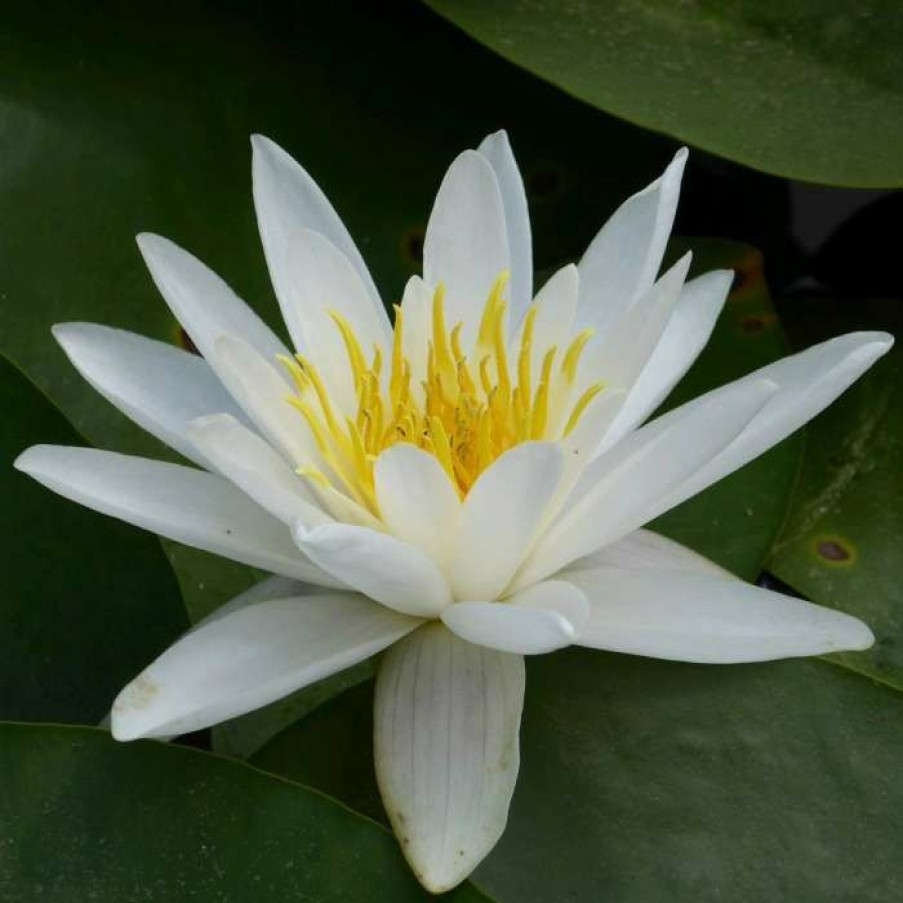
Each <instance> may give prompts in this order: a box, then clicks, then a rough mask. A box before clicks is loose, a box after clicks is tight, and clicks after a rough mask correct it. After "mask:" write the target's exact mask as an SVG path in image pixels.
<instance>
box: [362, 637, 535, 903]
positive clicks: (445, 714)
mask: <svg viewBox="0 0 903 903" xmlns="http://www.w3.org/2000/svg"><path fill="white" fill-rule="evenodd" d="M523 700H524V660H523V658H522V657H521V656H519V655H511V654H509V653H505V652H496V651H494V650H491V649H484V648H481V647H479V646H474V645H473V644H471V643H467V642H465V641H464V640H460V639H458V638H457V637H456V636H455V635H454V634H452V633H450V632H449V631H448V630H446V629H445V627H443V626H442V625H440V624H433V625H427V626H425V627H422V628H421V629H420V630H418V631H417V632H416V633H413V634H411V636H409V637H407V638H405V639H404V640H402V641H401V642H400V643H398V644H397V645H395V646H394V647H393V648H392V649H390V650H389V652H388V653H387V655H386V656H385V658H384V659H383V661H382V663H381V664H380V668H379V673H378V674H377V678H376V701H375V705H374V752H375V760H376V777H377V780H378V782H379V789H380V793H381V794H382V798H383V803H384V804H385V807H386V812H387V813H388V815H389V820H390V821H391V823H392V827H393V828H394V830H395V833H396V835H397V836H398V839H399V841H400V842H401V849H402V851H403V852H404V855H405V857H406V858H407V860H408V862H409V863H410V865H411V868H412V869H413V870H414V873H415V874H416V875H417V877H418V879H419V880H420V882H421V883H422V884H423V885H424V886H425V887H426V888H427V889H428V890H431V891H433V892H434V893H440V892H442V891H445V890H449V889H451V888H452V887H454V886H455V885H457V884H459V883H460V882H461V881H463V880H464V879H465V878H466V877H467V876H468V875H469V874H470V873H471V872H472V871H473V870H474V868H476V866H477V865H478V864H479V863H480V862H481V861H482V860H483V858H484V857H485V856H486V854H487V853H489V851H490V850H491V849H492V848H493V847H494V846H495V844H496V841H497V840H498V839H499V837H500V836H501V834H502V831H503V830H504V828H505V823H506V821H507V819H508V807H509V805H510V804H511V795H512V793H513V792H514V784H515V781H516V780H517V772H518V768H519V767H520V746H519V741H518V731H519V728H520V717H521V711H522V709H523Z"/></svg>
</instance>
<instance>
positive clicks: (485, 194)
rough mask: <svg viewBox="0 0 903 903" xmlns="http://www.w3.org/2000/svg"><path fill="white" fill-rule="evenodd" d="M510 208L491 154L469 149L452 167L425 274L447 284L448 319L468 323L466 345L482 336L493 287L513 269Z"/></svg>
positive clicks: (434, 217) (436, 210)
mask: <svg viewBox="0 0 903 903" xmlns="http://www.w3.org/2000/svg"><path fill="white" fill-rule="evenodd" d="M510 268H511V258H510V253H509V249H508V234H507V226H506V222H505V210H504V205H503V202H502V194H501V191H500V190H499V184H498V179H496V177H495V173H494V172H493V170H492V167H491V166H490V165H489V162H488V161H487V159H486V158H485V157H484V156H483V155H482V154H480V153H478V152H477V151H473V150H469V151H464V153H463V154H460V155H459V156H458V157H457V158H455V160H454V162H453V163H452V165H451V166H450V167H449V170H448V172H447V173H446V174H445V178H444V179H443V180H442V184H441V185H440V187H439V193H438V194H437V195H436V202H435V204H434V205H433V211H432V213H431V214H430V219H429V223H428V224H427V227H426V237H425V239H424V243H423V278H424V281H425V282H426V283H427V284H429V285H431V286H437V285H439V283H443V284H444V285H445V288H446V301H445V308H446V320H447V322H448V324H449V326H453V325H455V324H457V323H463V324H464V326H463V329H462V340H463V343H464V348H465V349H467V348H469V347H471V345H472V344H473V341H474V340H475V338H476V333H477V327H478V326H479V322H480V315H481V313H482V310H483V306H484V304H485V303H486V298H487V297H488V295H489V290H490V288H492V284H493V282H494V281H495V279H496V277H497V276H498V275H499V273H501V272H502V271H503V270H510Z"/></svg>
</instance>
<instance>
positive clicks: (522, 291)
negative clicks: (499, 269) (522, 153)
mask: <svg viewBox="0 0 903 903" xmlns="http://www.w3.org/2000/svg"><path fill="white" fill-rule="evenodd" d="M478 150H479V152H480V153H481V154H482V155H483V156H484V157H485V158H486V159H487V160H488V161H489V164H490V166H492V169H493V171H494V172H495V177H496V179H497V180H498V183H499V190H500V191H501V193H502V206H503V207H504V210H505V225H506V227H507V234H508V250H509V251H510V254H511V290H510V297H511V313H512V319H513V320H514V322H517V321H518V320H519V319H520V316H521V315H522V314H523V312H524V311H525V310H526V309H527V306H528V305H529V303H530V300H531V299H532V297H533V243H532V239H531V236H530V213H529V211H528V210H527V194H526V192H525V191H524V180H523V179H522V178H521V174H520V169H518V166H517V161H516V160H515V159H514V153H513V151H512V150H511V144H510V142H509V141H508V135H507V133H506V132H505V131H504V130H502V131H498V132H494V133H493V134H491V135H489V136H488V137H487V138H485V139H484V140H483V142H482V143H481V144H480V146H479V148H478Z"/></svg>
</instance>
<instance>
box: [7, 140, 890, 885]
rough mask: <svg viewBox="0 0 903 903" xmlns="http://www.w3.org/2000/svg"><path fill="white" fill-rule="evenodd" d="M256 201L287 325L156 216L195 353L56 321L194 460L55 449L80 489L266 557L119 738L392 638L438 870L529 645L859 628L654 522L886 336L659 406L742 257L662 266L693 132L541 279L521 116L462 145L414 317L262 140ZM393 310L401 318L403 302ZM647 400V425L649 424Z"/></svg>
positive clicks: (761, 648) (95, 371)
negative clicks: (164, 231)
mask: <svg viewBox="0 0 903 903" xmlns="http://www.w3.org/2000/svg"><path fill="white" fill-rule="evenodd" d="M253 148H254V154H253V183H254V201H255V206H256V211H257V218H258V223H259V227H260V234H261V237H262V240H263V247H264V251H265V254H266V260H267V264H268V267H269V272H270V275H271V277H272V281H273V286H274V288H275V292H276V295H277V297H278V300H279V304H280V306H281V309H282V313H283V316H284V318H285V323H286V326H287V328H288V333H289V335H290V337H291V349H294V350H291V349H290V348H289V347H288V346H286V345H285V344H284V343H283V341H282V339H281V338H279V337H278V336H277V335H276V333H274V332H273V331H271V330H270V329H269V327H268V326H266V325H265V324H264V323H263V322H262V320H261V319H260V318H259V317H258V316H257V315H256V314H255V313H254V312H253V311H252V310H251V308H250V307H248V306H247V305H245V304H244V303H243V302H242V301H241V300H240V299H239V298H238V297H237V296H236V295H235V294H234V293H233V292H232V291H231V290H230V289H229V288H228V286H227V285H226V284H225V283H224V282H222V281H221V280H220V279H219V278H218V277H217V276H216V275H214V274H213V273H212V272H211V271H210V270H208V269H207V268H206V267H205V266H204V265H203V264H201V263H200V262H199V261H198V260H196V259H195V258H194V257H192V256H191V255H190V254H188V253H187V252H186V251H184V250H181V249H180V248H179V247H177V246H176V245H174V244H172V243H171V242H169V241H167V240H166V239H165V238H161V237H159V236H156V235H146V234H145V235H140V236H139V237H138V244H139V247H140V249H141V253H142V254H143V255H144V259H145V261H146V262H147V265H148V267H149V269H150V272H151V275H152V277H153V279H154V281H155V282H156V284H157V287H158V288H159V290H160V292H161V294H162V295H163V297H164V299H165V300H166V302H167V304H168V305H169V307H170V308H171V310H172V312H173V314H174V315H175V316H176V317H177V319H178V320H179V322H180V323H181V324H182V326H183V327H184V329H185V331H186V332H187V333H188V335H189V336H190V337H191V339H192V341H193V342H194V344H195V346H196V347H197V349H198V350H199V351H200V355H201V356H197V355H193V354H190V353H188V352H186V351H182V350H180V349H178V348H175V347H172V346H170V345H168V344H165V343H161V342H157V341H153V340H150V339H147V338H143V337H140V336H137V335H134V334H131V333H127V332H123V331H120V330H117V329H113V328H110V327H108V326H100V325H91V324H85V323H68V324H64V325H59V326H57V327H55V329H54V334H55V336H56V338H57V340H58V341H59V342H60V344H61V345H62V346H63V348H64V350H65V352H66V354H67V355H68V356H69V358H70V359H71V361H72V363H73V364H74V365H75V367H76V368H77V369H78V370H79V371H80V372H81V374H82V375H83V376H84V377H85V378H86V379H87V380H88V381H89V382H90V383H91V385H92V386H93V387H94V388H95V389H97V391H98V392H100V393H101V394H102V395H103V396H104V397H105V398H107V399H108V400H109V401H110V402H112V403H113V404H114V405H116V406H117V407H118V408H119V409H120V410H121V411H123V412H124V413H125V414H127V415H128V416H129V417H131V418H132V419H133V420H134V421H135V422H136V423H137V424H139V425H140V426H141V427H143V428H144V429H146V430H148V431H149V432H150V433H152V434H153V435H154V436H157V437H158V438H160V439H162V440H163V441H164V442H165V443H167V444H168V445H169V446H170V447H171V448H173V449H175V450H176V451H177V452H179V453H181V454H182V455H183V456H184V457H186V458H188V459H189V460H190V461H191V462H193V463H194V464H195V465H197V467H195V466H185V465H182V464H174V463H165V462H159V461H152V460H147V459H144V458H137V457H129V456H124V455H120V454H115V453H113V452H109V451H101V450H95V449H89V448H63V447H58V446H36V447H33V448H30V449H28V450H27V451H26V452H24V453H23V454H22V455H21V456H20V457H19V459H18V461H17V462H16V466H17V467H18V468H19V469H20V470H22V471H24V472H26V473H28V474H30V475H31V476H33V477H34V478H35V479H37V480H39V481H40V482H41V483H43V484H44V485H46V486H48V487H50V488H51V489H53V490H55V491H56V492H58V493H60V494H61V495H64V496H66V497H68V498H70V499H73V500H75V501H77V502H80V503H81V504H83V505H87V506H88V507H90V508H93V509H95V510H97V511H101V512H104V513H106V514H109V515H112V516H113V517H117V518H119V519H121V520H124V521H127V522H128V523H131V524H135V525H137V526H139V527H143V528H145V529H148V530H152V531H154V532H156V533H158V534H160V535H162V536H165V537H168V538H170V539H172V540H175V541H177V542H180V543H185V544H187V545H190V546H194V547H196V548H199V549H203V550H206V551H208V552H213V553H215V554H218V555H222V556H225V557H227V558H231V559H234V560H235V561H238V562H243V563H245V564H248V565H252V566H254V567H256V568H261V569H263V570H265V571H267V572H269V573H271V574H273V575H274V576H273V577H271V578H269V579H267V580H265V581H264V582H262V583H260V584H259V585H258V586H256V587H254V588H253V589H252V590H250V591H249V592H247V593H245V594H243V595H241V596H239V597H238V598H237V599H234V600H233V601H232V602H230V603H228V604H226V605H225V606H224V607H222V608H221V609H219V610H217V611H216V612H215V613H214V614H212V615H211V616H210V617H208V618H207V619H206V620H204V621H203V622H201V623H200V624H198V625H196V626H195V627H194V628H193V629H192V630H191V631H189V632H188V633H187V634H186V635H185V636H183V637H182V638H181V639H180V640H178V642H176V643H175V644H174V645H173V646H172V647H171V648H170V649H168V650H167V651H166V652H164V653H163V654H162V655H161V656H160V657H159V658H158V659H157V660H156V661H155V662H153V663H152V664H151V665H150V666H149V667H148V668H147V669H146V670H145V671H143V672H142V673H141V674H140V675H139V676H138V677H136V678H135V680H133V681H132V682H131V683H130V684H129V685H128V686H127V687H126V688H125V689H124V690H123V691H122V692H121V693H120V694H119V696H118V698H117V699H116V701H115V703H114V705H113V710H112V731H113V735H114V736H115V737H117V738H118V739H120V740H132V739H135V738H140V737H170V736H174V735H178V734H180V733H184V732H187V731H193V730H197V729H200V728H204V727H207V726H209V725H213V724H216V723H217V722H221V721H223V720H226V719H229V718H233V717H235V716H237V715H241V714H243V713H245V712H248V711H250V710H252V709H255V708H257V707H259V706H263V705H266V704H267V703H270V702H272V701H274V700H276V699H279V698H280V697H282V696H284V695H286V694H288V693H291V692H293V691H295V690H298V689H299V688H301V687H303V686H305V685H307V684H310V683H312V682H314V681H317V680H320V679H321V678H324V677H326V676H328V675H330V674H333V673H335V672H337V671H339V670H340V669H343V668H346V667H348V666H350V665H353V664H355V663H356V662H360V661H362V660H364V659H366V658H369V657H371V656H374V655H375V654H376V653H380V652H382V651H383V650H387V651H386V652H385V654H384V655H383V656H382V658H381V661H380V662H379V665H378V676H377V682H376V702H375V751H376V752H375V760H376V761H375V766H376V773H377V777H378V782H379V787H380V791H381V793H382V797H383V801H384V803H385V808H386V812H387V813H388V816H389V818H390V820H391V823H392V825H393V827H394V829H395V833H396V834H397V836H398V838H399V840H400V843H401V846H402V849H403V851H404V854H405V856H406V857H407V859H408V861H409V863H410V865H411V866H412V868H413V870H414V872H415V873H416V875H417V877H418V878H419V880H420V881H421V882H422V883H423V885H424V886H425V887H427V888H428V889H430V890H432V891H442V890H446V889H448V888H451V887H454V886H455V885H456V884H458V883H459V882H460V881H462V880H463V879H464V878H466V877H467V876H468V875H469V874H470V873H471V871H472V870H473V869H474V868H475V866H476V865H477V864H478V863H479V862H480V861H481V860H482V859H483V858H484V857H485V856H486V855H487V853H488V852H489V851H490V850H491V849H492V847H493V846H494V844H495V843H496V841H497V840H498V838H499V836H500V835H501V833H502V830H503V828H504V825H505V822H506V819H507V814H508V808H509V804H510V801H511V797H512V793H513V790H514V785H515V779H516V776H517V772H518V764H519V752H518V731H519V723H520V718H521V709H522V705H523V698H524V656H525V655H532V654H536V653H544V652H550V651H552V650H556V649H561V648H563V647H565V646H568V645H570V644H574V643H575V644H579V645H581V646H589V647H593V648H596V649H607V650H615V651H618V652H626V653H634V654H637V655H643V656H652V657H656V658H665V659H674V660H678V661H687V662H711V663H725V662H749V661H764V660H769V659H775V658H781V657H785V656H804V655H818V654H821V653H826V652H832V651H836V650H854V649H865V648H866V647H868V646H869V645H870V644H871V643H872V642H873V636H872V633H871V631H870V630H869V628H868V627H867V626H866V625H865V624H863V623H861V622H860V621H858V620H856V619H855V618H853V617H850V616H849V615H846V614H843V613H841V612H839V611H834V610H831V609H827V608H823V607H819V606H816V605H812V604H809V603H807V602H804V601H800V600H797V599H792V598H788V597H785V596H783V595H780V594H777V593H774V592H770V591H769V590H765V589H760V588H757V587H755V586H750V585H748V584H746V583H744V582H742V581H740V580H739V579H737V578H735V577H733V576H732V575H731V574H729V573H727V572H726V571H724V570H722V569H721V568H720V567H718V566H716V565H715V564H713V563H711V562H710V561H707V560H706V559H704V558H702V557H700V556H699V555H697V554H696V553H694V552H693V551H691V550H690V549H687V548H684V547H682V546H680V545H677V544H676V543H674V542H672V541H670V540H668V539H665V538H664V537H662V536H659V535H656V534H655V533H652V532H649V531H646V530H643V529H642V527H643V525H644V524H645V523H647V522H648V521H650V520H651V519H653V518H655V517H657V516H658V515H660V514H662V513H663V512H665V511H667V510H669V509H670V508H673V507H674V506H675V505H678V504H680V503H681V502H682V501H684V500H685V499H687V498H689V497H690V496H692V495H695V494H696V493H698V492H700V491H702V490H703V489H705V488H706V487H708V486H710V485H711V484H712V483H714V482H715V481H717V480H720V479H721V478H722V477H724V476H725V475H726V474H729V473H731V472H732V471H734V470H736V469H737V468H739V467H741V466H743V465H744V464H745V463H747V462H748V461H750V460H751V459H752V458H755V457H756V456H758V455H760V454H761V453H762V452H764V451H765V450H766V449H768V448H770V447H771V446H773V445H774V444H775V443H777V442H779V441H780V440H781V439H783V438H784V437H785V436H787V435H788V434H789V433H791V432H792V431H794V430H795V429H797V428H798V427H800V426H801V425H802V424H803V423H805V422H806V421H807V420H809V419H810V418H811V417H813V416H814V415H815V414H817V413H818V412H819V411H821V410H822V409H823V408H824V407H825V406H826V405H828V404H829V403H830V402H831V401H832V400H833V399H834V398H836V397H837V395H839V394H840V393H841V392H843V391H844V390H845V389H846V388H847V387H848V386H849V385H850V383H852V382H853V381H854V380H855V379H856V378H857V377H858V376H859V375H860V374H862V373H863V371H865V370H866V369H867V368H868V367H869V366H870V365H871V364H872V363H873V362H874V361H875V360H876V359H877V358H879V357H880V356H881V355H882V354H884V352H886V351H887V350H888V348H889V347H890V345H891V342H892V339H891V337H890V336H888V335H886V334H884V333H878V332H860V333H853V334H849V335H844V336H840V337H839V338H835V339H832V340H831V341H828V342H825V343H824V344H821V345H818V346H816V347H814V348H810V349H809V350H807V351H804V352H802V353H800V354H796V355H793V356H792V357H788V358H785V359H784V360H781V361H778V362H777V363H774V364H772V365H770V366H767V367H765V368H763V369H761V370H758V371H757V372H755V373H752V374H750V375H748V376H746V377H744V378H742V379H739V380H737V381H736V382H733V383H731V384H729V385H726V386H724V387H722V388H720V389H717V390H715V391H712V392H709V393H708V394H706V395H704V396H702V397H700V398H697V399H696V400H694V401H691V402H689V403H688V404H684V405H683V406H681V407H678V408H676V409H674V410H671V411H669V412H668V413H666V414H664V415H662V416H659V417H656V418H654V419H652V420H649V418H650V416H651V415H652V414H653V412H654V411H655V409H656V408H657V407H658V406H659V404H660V402H662V400H663V399H664V398H665V397H666V396H667V395H668V393H669V392H670V390H671V389H672V388H673V387H674V385H675V384H676V383H677V382H678V380H680V378H681V377H682V376H683V374H684V373H685V372H686V371H687V369H688V368H689V367H690V365H691V364H692V363H693V361H694V359H695V358H696V356H697V355H698V354H699V352H700V350H701V349H702V348H703V346H704V345H705V343H706V341H707V340H708V337H709V334H710V333H711V330H712V328H713V325H714V323H715V320H716V318H717V316H718V313H719V311H720V309H721V307H722V304H723V303H724V300H725V297H726V295H727V292H728V289H729V286H730V283H731V273H730V272H726V271H718V272H711V273H707V274H705V275H702V276H699V277H698V278H694V279H691V280H689V281H688V279H687V273H688V268H689V263H690V256H689V255H687V256H685V257H683V258H681V259H680V260H679V261H677V263H675V264H674V265H673V266H671V267H670V269H668V270H667V271H666V272H664V273H663V274H661V275H659V269H660V266H661V263H662V257H663V254H664V251H665V244H666V241H667V239H668V236H669V232H670V230H671V226H672V222H673V219H674V213H675V208H676V204H677V198H678V192H679V186H680V180H681V174H682V170H683V167H684V161H685V157H686V152H685V151H681V152H679V153H678V154H677V156H676V157H675V158H674V160H673V161H672V162H671V164H670V165H669V166H668V167H667V169H666V170H665V172H664V174H663V175H662V176H661V177H660V178H658V179H656V180H655V181H654V182H653V183H652V184H651V185H649V186H648V187H647V188H645V189H643V190H642V191H640V192H638V193H637V194H634V195H633V196H632V197H630V198H629V199H628V200H627V201H625V202H624V204H623V205H622V206H621V207H619V208H618V209H617V210H616V211H615V213H614V215H613V216H612V217H611V219H610V220H609V221H608V222H607V223H606V224H605V226H604V227H603V228H602V230H601V231H600V232H599V234H598V235H597V236H596V238H595V239H594V240H593V242H592V243H591V244H590V246H589V248H588V250H587V251H586V253H585V254H584V256H583V257H582V259H581V260H580V262H579V264H578V265H568V266H565V267H564V268H562V269H560V270H559V271H558V272H556V273H555V274H554V275H553V276H552V277H551V278H550V279H549V280H548V281H547V282H546V283H545V285H543V287H542V289H541V290H540V291H539V292H538V294H536V296H535V297H534V296H533V285H532V281H533V272H532V249H531V234H530V223H529V219H528V215H527V203H526V197H525V194H524V188H523V182H522V180H521V176H520V174H519V171H518V168H517V165H516V163H515V160H514V157H513V155H512V152H511V148H510V145H509V142H508V139H507V136H506V135H505V133H504V132H498V133H496V134H494V135H491V136H489V137H488V138H487V139H486V140H485V141H484V142H483V143H482V144H481V145H480V146H479V148H478V149H477V150H466V151H464V153H462V154H461V155H460V156H459V157H457V159H455V160H454V162H453V163H452V165H451V167H450V169H449V170H448V172H447V174H446V175H445V178H444V179H443V181H442V184H441V186H440V188H439V193H438V195H437V197H436V201H435V205H434V207H433V210H432V214H431V216H430V219H429V224H428V227H427V230H426V237H425V241H424V248H423V258H424V259H423V276H422V278H421V277H413V278H411V279H410V281H409V282H408V283H407V285H406V286H405V289H404V294H403V298H402V301H401V303H400V305H398V306H396V308H395V315H394V321H390V318H389V317H388V316H387V314H386V308H385V307H384V305H383V302H382V300H381V297H380V295H379V294H378V292H377V289H376V286H375V285H374V282H373V279H372V278H371V276H370V273H369V272H368V270H367V267H366V265H365V263H364V261H363V259H362V257H361V254H360V253H359V251H358V249H357V247H356V246H355V244H354V242H353V241H352V239H351V237H350V235H349V234H348V232H347V231H346V229H345V227H344V226H343V224H342V221H341V220H340V219H339V216H338V215H337V214H336V212H335V210H334V209H333V208H332V206H331V205H330V203H329V201H328V200H327V199H326V197H325V195H324V194H323V193H322V191H321V190H320V188H319V187H318V186H317V184H316V183H315V182H314V181H313V179H312V178H311V177H310V176H309V175H308V174H307V173H306V172H305V171H304V169H302V168H301V166H300V165H299V164H298V163H296V162H295V161H294V160H293V159H292V158H291V157H290V156H289V155H288V154H286V153H285V152H284V151H283V150H281V149H280V148H279V147H277V146H276V145H275V144H273V143H272V142H271V141H269V140H267V139H266V138H262V137H255V138H254V139H253ZM393 322H394V325H393ZM647 421H649V422H647Z"/></svg>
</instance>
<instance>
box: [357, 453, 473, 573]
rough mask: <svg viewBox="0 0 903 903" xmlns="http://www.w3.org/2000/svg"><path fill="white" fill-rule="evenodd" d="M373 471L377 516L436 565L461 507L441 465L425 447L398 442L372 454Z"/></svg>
mask: <svg viewBox="0 0 903 903" xmlns="http://www.w3.org/2000/svg"><path fill="white" fill-rule="evenodd" d="M373 476H374V480H375V482H376V501H377V504H378V505H379V512H380V516H381V517H382V521H383V523H384V524H385V526H386V527H387V528H388V530H389V532H390V533H392V534H394V535H395V536H397V537H398V538H399V539H403V540H404V541H405V542H409V543H411V545H414V546H417V547H418V548H420V549H422V550H423V551H424V552H426V554H427V555H429V556H430V558H432V559H433V561H435V562H436V564H438V565H439V566H440V567H442V566H443V564H444V562H445V559H446V558H447V557H448V553H449V549H450V547H451V543H452V540H453V538H454V535H455V529H456V528H457V525H458V515H459V513H460V510H461V503H460V501H459V500H458V492H457V490H456V489H455V487H454V486H453V485H452V482H451V480H450V479H449V478H448V474H446V472H445V470H444V469H443V467H442V465H441V464H440V463H439V462H438V461H437V460H436V458H435V457H434V456H433V455H431V454H429V453H428V452H425V451H423V450H422V449H420V448H417V447H416V446H414V445H408V444H406V443H399V444H397V445H393V446H391V447H390V448H388V449H386V451H384V452H383V453H382V454H381V455H380V456H379V457H378V458H377V459H376V464H375V465H374V469H373Z"/></svg>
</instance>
